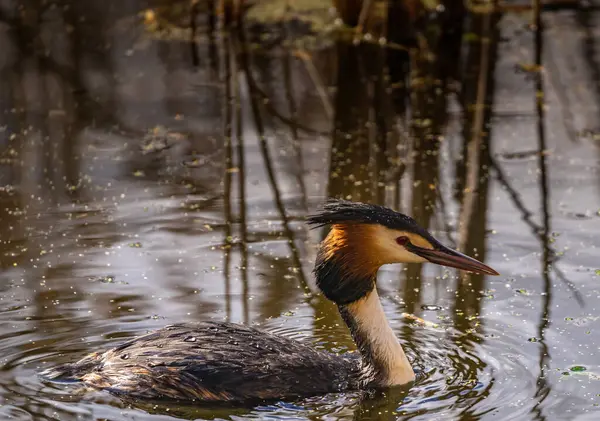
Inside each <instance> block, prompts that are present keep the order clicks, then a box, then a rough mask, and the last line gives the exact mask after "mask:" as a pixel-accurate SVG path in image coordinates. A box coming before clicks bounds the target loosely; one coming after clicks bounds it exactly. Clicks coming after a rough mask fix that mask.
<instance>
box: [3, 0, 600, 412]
mask: <svg viewBox="0 0 600 421" xmlns="http://www.w3.org/2000/svg"><path fill="white" fill-rule="evenodd" d="M156 4H158V3H157V2H154V3H150V2H143V1H135V0H133V1H127V2H125V1H124V2H106V3H104V2H100V1H87V2H68V1H64V2H58V3H52V2H37V1H33V0H29V1H25V0H24V1H16V0H14V1H10V0H7V1H3V2H1V3H0V51H2V53H1V54H0V72H1V75H2V78H1V79H0V204H1V209H0V264H1V268H2V269H1V270H2V271H1V273H0V320H1V322H2V323H1V324H0V337H1V338H2V339H1V341H0V418H1V419H14V420H49V419H53V420H54V419H60V420H100V419H102V420H146V419H148V420H173V419H180V418H183V419H217V418H218V419H232V420H239V419H245V418H252V419H257V418H261V419H263V418H264V419H285V420H292V419H293V420H298V419H317V418H321V419H327V420H332V419H356V420H366V419H386V420H387V419H418V420H476V419H481V420H595V419H598V418H599V417H600V408H599V407H598V405H599V404H600V357H598V341H597V337H598V318H600V309H599V308H598V306H597V302H598V298H599V296H600V286H599V285H600V271H599V269H600V263H599V259H598V253H599V251H598V249H597V245H598V244H600V242H599V240H598V238H600V215H599V211H600V198H599V192H600V189H599V186H600V178H599V174H598V171H599V169H600V156H599V151H600V149H599V147H600V144H599V143H598V135H597V132H596V130H597V129H598V123H597V120H598V118H597V116H598V113H599V111H600V109H599V108H600V105H599V104H600V89H598V86H599V85H598V83H599V82H598V80H599V79H600V77H599V76H600V55H599V54H600V53H598V48H599V46H598V45H599V44H600V33H599V32H598V31H597V29H596V25H597V24H598V23H600V12H598V11H597V9H596V8H594V6H593V5H592V7H591V8H589V9H577V8H574V9H570V8H569V7H565V8H553V9H550V10H548V11H545V12H544V14H543V21H544V23H545V31H544V35H543V37H541V38H539V37H536V32H535V31H532V30H531V28H530V27H528V26H527V25H528V24H529V23H530V21H529V19H530V15H529V14H517V13H516V12H507V13H498V14H473V15H468V16H467V18H466V19H465V20H464V21H463V25H462V27H461V26H460V25H456V22H460V21H459V20H456V19H454V20H453V19H449V20H444V19H443V16H446V15H444V14H442V15H441V17H440V16H438V18H436V19H438V20H436V19H434V20H433V21H431V22H430V23H429V24H428V25H429V26H428V27H427V28H428V30H427V31H424V32H423V33H424V34H425V35H423V38H421V40H420V41H419V44H420V45H421V47H422V48H421V50H420V52H419V51H417V50H412V51H411V52H410V53H407V52H406V51H404V50H401V49H397V48H392V47H391V46H388V47H385V46H384V47H382V46H380V45H376V44H372V43H366V44H362V45H360V46H352V45H351V44H350V43H347V42H342V41H339V42H336V41H333V38H332V37H331V36H330V35H329V34H328V32H327V31H328V29H327V26H326V24H325V23H323V22H326V21H327V19H328V15H327V16H325V15H326V13H325V12H326V11H327V10H326V8H324V10H321V11H320V13H321V14H320V15H319V16H320V17H322V18H323V22H321V23H320V24H319V25H321V26H324V27H319V28H318V31H319V32H318V33H317V35H316V36H311V37H309V38H302V39H299V38H296V41H297V42H295V43H292V44H290V45H288V46H286V47H284V46H282V45H281V40H282V38H281V34H283V36H284V38H286V39H289V37H291V36H293V34H295V33H297V32H299V31H304V30H305V29H306V28H305V26H306V20H303V19H294V20H292V21H286V23H285V24H283V25H281V27H279V28H276V29H277V30H273V32H264V28H265V26H264V24H261V25H259V26H257V25H254V29H253V31H251V32H252V33H254V34H256V30H257V29H260V30H263V32H264V33H263V34H262V36H261V40H262V41H261V43H260V44H257V43H256V42H253V43H250V41H248V42H245V41H244V40H243V39H242V40H240V39H238V38H237V37H233V36H232V37H227V36H226V35H224V34H222V33H219V32H218V31H217V32H216V33H217V35H216V36H215V37H208V36H207V35H206V33H207V31H206V26H207V25H209V24H210V22H207V21H206V19H205V18H204V17H203V16H204V15H203V13H201V11H198V10H196V11H195V12H197V14H198V15H197V16H196V15H194V14H193V13H195V12H194V11H192V12H193V13H192V16H194V18H193V19H192V20H193V22H194V25H193V27H195V28H196V29H195V31H196V33H195V36H196V41H197V42H195V43H192V42H190V41H189V40H190V36H191V35H192V34H191V30H190V26H189V23H190V10H189V4H188V2H175V3H173V4H172V5H171V9H170V11H169V12H165V10H163V9H153V10H154V12H152V13H150V12H149V11H148V8H150V7H154V6H156ZM267 9H268V8H267ZM268 10H275V9H268ZM448 10H450V11H452V10H453V9H452V8H449V9H448ZM161 13H162V14H164V16H162V15H161ZM317 14H318V13H317ZM324 16H325V17H324ZM159 17H160V19H159ZM163 18H164V19H166V20H161V19H163ZM167 18H168V19H167ZM311 19H312V17H311ZM440 22H442V25H445V26H443V27H444V28H445V29H446V30H448V31H449V32H446V33H445V34H444V35H443V36H440V32H439V30H438V31H436V30H435V29H436V28H437V29H439V28H440ZM453 22H454V23H453ZM271 29H272V28H271ZM392 32H394V31H392ZM395 32H398V31H395ZM395 32H394V33H395ZM397 35H398V36H399V37H401V36H402V34H397ZM425 40H426V41H425ZM286 45H287V44H286ZM540 64H541V65H542V67H540ZM388 75H389V76H388ZM328 196H334V197H349V198H353V199H355V200H363V201H369V202H374V203H381V204H386V205H388V206H391V207H394V208H395V209H398V210H400V211H403V212H405V213H408V214H410V215H413V216H414V217H415V218H416V219H417V220H418V221H419V222H420V223H422V224H423V225H425V226H427V227H428V228H429V229H430V230H431V231H432V232H433V233H434V234H435V235H436V236H438V237H439V238H441V239H442V240H443V241H444V242H446V243H447V244H449V245H455V246H458V247H460V248H461V249H462V250H465V251H466V252H467V253H469V254H473V255H476V256H478V257H479V258H480V259H482V260H484V261H485V262H486V263H488V264H490V265H491V266H493V267H494V268H495V269H497V270H498V271H499V272H501V273H502V276H500V277H495V278H487V277H481V276H472V277H468V276H467V277H465V276H462V277H461V276H460V274H458V273H456V272H455V271H451V270H446V269H443V268H439V267H433V266H431V265H423V266H422V265H412V266H407V267H402V266H401V265H397V266H390V267H385V268H383V269H382V271H381V272H380V277H379V279H380V282H379V287H380V295H381V296H382V297H383V300H384V307H385V310H386V313H387V315H388V317H389V318H390V320H391V323H392V326H393V328H394V330H395V331H396V333H397V334H398V336H399V338H400V339H401V341H402V342H403V343H404V344H405V345H406V348H407V351H408V353H409V354H410V358H411V359H412V360H413V361H414V364H415V365H416V366H417V367H419V368H421V369H422V370H424V371H425V372H426V374H427V375H426V377H425V379H423V380H421V381H419V382H418V383H417V384H416V385H415V386H414V387H413V388H412V389H411V390H410V391H408V392H407V391H389V392H388V393H386V394H385V395H384V396H382V395H377V396H370V397H365V396H361V395H358V394H341V395H330V396H320V397H314V398H310V399H306V400H300V401H295V402H279V403H274V404H269V405H264V406H260V407H254V408H223V407H220V408H197V407H176V406H173V405H165V404H155V403H147V402H146V403H144V402H126V401H122V400H120V399H117V398H115V397H111V396H110V395H108V394H105V393H101V392H92V391H85V390H81V389H79V388H77V387H75V386H73V385H64V384H48V383H44V382H42V381H41V380H40V379H39V378H38V377H37V373H39V371H40V370H41V369H43V368H45V367H48V366H50V365H54V364H57V363H60V362H65V361H72V360H75V359H77V358H79V357H80V356H82V355H84V354H86V353H88V352H91V351H96V350H99V349H102V348H108V347H110V346H113V345H115V344H117V343H119V342H121V341H123V340H124V339H125V338H131V337H134V336H136V335H139V334H142V333H145V332H146V331H148V330H151V329H155V328H159V327H161V326H164V325H165V324H168V323H171V322H176V321H193V320H200V319H218V320H225V319H226V320H230V321H235V322H243V323H250V324H254V325H259V326H261V327H263V328H266V329H270V330H273V331H275V332H277V333H280V334H285V335H290V336H292V337H296V338H301V339H303V340H305V341H309V342H311V343H314V344H315V345H316V346H319V347H323V348H326V349H329V350H332V351H338V352H345V351H346V350H350V349H353V345H352V342H351V340H350V337H349V334H348V332H347V330H346V328H345V327H344V326H343V324H342V322H341V319H340V318H339V316H338V315H337V314H336V312H335V309H334V307H333V305H331V304H330V303H328V302H326V301H325V300H323V299H322V298H321V297H320V296H319V295H318V294H314V293H313V292H312V291H314V288H313V281H312V278H311V272H310V271H311V269H312V263H313V259H314V250H315V244H316V242H317V241H318V239H319V236H320V235H321V233H317V232H308V231H307V229H306V227H305V226H304V224H303V222H302V221H303V217H304V216H305V215H306V214H307V212H309V211H312V210H314V209H316V208H317V207H318V206H319V205H320V204H321V203H322V202H323V200H324V198H326V197H328ZM406 314H411V315H416V316H418V317H421V318H423V319H425V320H426V321H428V322H429V323H426V324H423V323H419V322H415V320H414V318H412V317H407V316H406ZM315 381H318V379H315Z"/></svg>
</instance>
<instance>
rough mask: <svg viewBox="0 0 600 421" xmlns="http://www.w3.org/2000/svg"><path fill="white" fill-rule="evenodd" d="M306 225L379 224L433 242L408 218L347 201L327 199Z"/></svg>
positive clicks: (376, 206) (379, 207) (381, 207)
mask: <svg viewBox="0 0 600 421" xmlns="http://www.w3.org/2000/svg"><path fill="white" fill-rule="evenodd" d="M307 223H308V224H309V225H311V226H313V227H315V228H317V227H322V226H325V225H331V224H344V223H358V224H379V225H383V226H384V227H387V228H390V229H395V230H400V231H407V232H412V233H415V234H419V235H420V236H422V237H424V238H426V239H428V240H433V238H432V237H431V235H430V234H429V233H428V232H427V231H426V230H425V229H423V228H422V227H421V226H419V224H417V222H416V221H415V220H414V219H412V218H411V217H410V216H407V215H404V214H402V213H398V212H396V211H393V210H391V209H389V208H386V207H383V206H379V205H371V204H368V203H361V202H351V201H348V200H336V199H329V200H328V201H327V202H326V203H325V205H324V206H323V209H322V210H321V211H320V212H318V213H315V214H313V215H309V216H308V217H307ZM434 241H435V240H434Z"/></svg>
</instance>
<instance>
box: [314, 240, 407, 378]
mask: <svg viewBox="0 0 600 421" xmlns="http://www.w3.org/2000/svg"><path fill="white" fill-rule="evenodd" d="M356 244H359V243H358V242H357V241H348V239H347V237H346V236H345V233H343V232H342V233H340V232H339V231H337V232H336V231H335V230H333V231H332V232H330V234H329V235H328V237H327V239H326V240H325V241H323V242H322V243H321V247H320V250H319V253H318V255H317V262H316V265H315V270H314V273H315V277H316V282H317V286H318V287H319V289H320V290H321V291H322V292H323V294H324V295H325V296H326V297H327V298H328V299H329V300H331V301H333V302H334V303H336V304H337V305H338V309H339V311H340V314H341V315H342V318H343V319H344V321H345V322H346V324H347V325H348V328H349V329H350V332H351V334H352V339H354V342H355V343H356V346H357V347H358V349H359V351H360V353H361V356H362V361H363V366H364V369H365V374H367V375H368V376H369V377H370V378H372V380H373V381H374V382H376V383H377V384H379V385H382V386H392V385H400V384H406V383H409V382H411V381H413V380H414V379H415V374H414V372H413V369H412V367H411V366H410V363H409V361H408V359H407V358H406V354H405V353H404V350H403V349H402V346H400V344H399V343H398V339H397V338H396V335H394V332H393V330H392V328H391V327H390V325H389V323H388V320H387V318H386V317H385V313H384V311H383V307H382V306H381V302H380V300H379V296H378V294H377V288H376V285H375V284H376V281H377V271H378V269H379V267H380V266H381V263H380V262H379V261H378V260H377V257H376V256H372V255H370V254H369V253H368V252H365V250H364V249H361V248H359V247H357V246H356Z"/></svg>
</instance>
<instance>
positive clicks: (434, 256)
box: [409, 244, 500, 276]
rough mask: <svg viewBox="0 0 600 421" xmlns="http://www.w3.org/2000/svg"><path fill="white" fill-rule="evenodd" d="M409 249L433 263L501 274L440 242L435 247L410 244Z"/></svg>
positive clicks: (477, 271)
mask: <svg viewBox="0 0 600 421" xmlns="http://www.w3.org/2000/svg"><path fill="white" fill-rule="evenodd" d="M409 250H410V251H411V252H412V253H414V254H417V255H419V256H421V257H423V258H424V259H427V260H428V261H430V262H431V263H436V264H438V265H442V266H449V267H453V268H457V269H461V270H465V271H467V272H473V273H483V274H486V275H494V276H496V275H500V274H499V273H498V272H496V271H495V270H494V269H492V268H491V267H489V266H487V265H484V264H483V263H481V262H480V261H479V260H475V259H473V258H472V257H469V256H467V255H466V254H462V253H460V252H458V251H456V250H452V249H449V248H448V247H446V246H443V245H442V244H438V245H437V247H436V248H435V249H426V248H421V247H416V246H410V248H409Z"/></svg>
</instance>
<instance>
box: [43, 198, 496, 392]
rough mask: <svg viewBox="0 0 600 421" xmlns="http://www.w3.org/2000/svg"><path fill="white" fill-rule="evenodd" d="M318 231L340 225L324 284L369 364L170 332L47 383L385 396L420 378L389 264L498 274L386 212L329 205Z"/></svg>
mask: <svg viewBox="0 0 600 421" xmlns="http://www.w3.org/2000/svg"><path fill="white" fill-rule="evenodd" d="M308 222H309V224H312V225H317V226H322V225H332V229H331V231H330V232H329V234H328V236H327V237H326V238H325V240H323V242H322V243H321V245H320V249H319V253H318V256H317V262H316V265H315V271H314V272H315V277H316V281H317V286H318V287H319V289H320V290H321V291H322V292H323V294H324V295H325V296H326V297H327V298H328V299H330V300H331V301H333V302H335V303H336V304H337V306H338V309H339V311H340V314H341V316H342V318H343V319H344V321H345V322H346V324H347V325H348V328H349V330H350V333H351V334H352V338H353V339H354V342H355V343H356V345H357V348H358V350H359V351H360V355H355V354H349V355H346V356H339V355H335V354H331V353H328V352H324V351H318V350H315V349H314V348H312V347H311V346H309V345H306V344H304V343H302V342H299V341H296V340H293V339H288V338H285V337H282V336H278V335H273V334H270V333H268V332H264V331H261V330H258V329H255V328H252V327H248V326H244V325H239V324H233V323H224V322H200V323H186V324H177V325H171V326H167V327H165V328H163V329H160V330H158V331H155V332H152V333H149V334H147V335H144V336H141V337H138V338H135V339H132V340H130V341H128V342H126V343H124V344H122V345H120V346H118V347H116V348H113V349H111V350H108V351H106V352H103V353H94V354H91V355H88V356H87V357H85V358H83V359H82V360H80V361H78V362H76V363H74V364H66V365H63V366H59V367H56V368H51V369H49V370H47V371H46V372H45V373H43V376H44V377H46V378H47V379H64V380H79V381H82V382H83V383H84V384H85V385H87V386H90V387H94V388H98V389H104V390H107V391H109V392H112V393H115V394H125V395H127V396H130V397H135V398H148V399H160V398H171V399H181V400H196V401H205V402H211V401H212V402H215V401H248V400H269V399H280V398H292V397H302V396H311V395H318V394H324V393H330V392H342V391H349V390H358V389H365V388H385V387H389V386H394V385H402V384H407V383H410V382H412V381H413V380H414V378H415V375H414V372H413V370H412V368H411V365H410V363H409V361H408V359H407V357H406V355H405V353H404V351H403V349H402V347H401V345H400V343H399V342H398V340H397V339H396V336H395V335H394V332H393V331H392V329H391V328H390V326H389V324H388V323H387V320H386V317H385V314H384V312H383V308H382V306H381V303H380V300H379V297H378V295H377V289H376V286H375V283H376V278H377V271H378V269H379V267H380V266H381V265H383V264H387V263H397V262H398V263H399V262H425V261H430V262H433V263H438V264H443V265H447V266H453V267H457V268H460V269H465V270H470V271H473V272H479V273H487V274H492V275H497V273H496V272H495V271H494V270H493V269H491V268H489V267H488V266H486V265H484V264H483V263H480V262H478V261H477V260H474V259H472V258H470V257H468V256H465V255H463V254H461V253H458V252H456V251H453V250H450V249H448V248H446V247H444V246H443V245H441V244H440V243H439V242H438V241H437V240H435V239H434V238H433V237H432V236H431V235H430V234H429V233H428V232H427V231H425V230H424V229H422V228H421V227H419V226H418V225H417V224H416V223H415V222H414V221H413V220H412V219H411V218H409V217H407V216H405V215H402V214H399V213H396V212H394V211H392V210H390V209H387V208H383V207H380V206H374V205H367V204H362V203H353V202H347V201H332V202H329V203H328V204H327V205H326V206H325V208H324V210H323V211H322V212H321V213H319V214H317V215H313V216H311V217H309V220H308Z"/></svg>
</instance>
